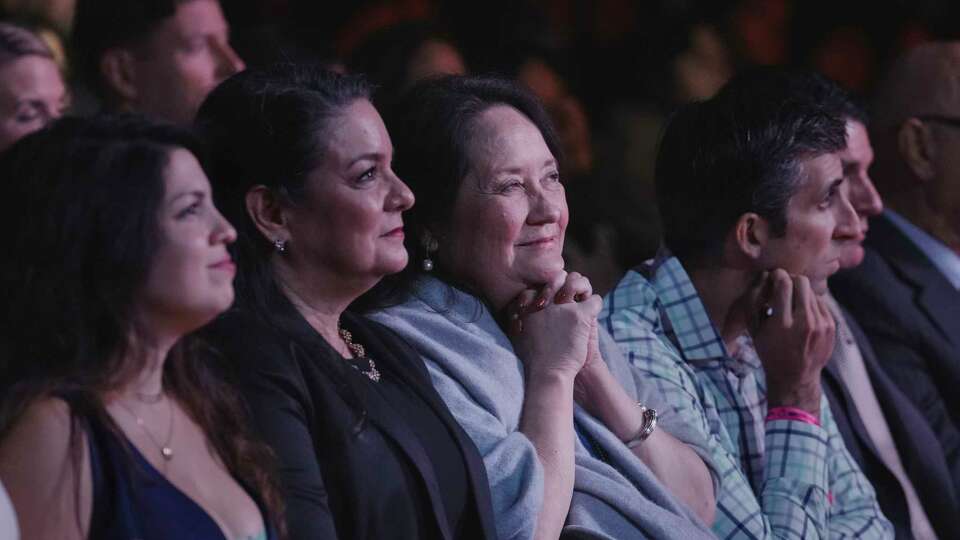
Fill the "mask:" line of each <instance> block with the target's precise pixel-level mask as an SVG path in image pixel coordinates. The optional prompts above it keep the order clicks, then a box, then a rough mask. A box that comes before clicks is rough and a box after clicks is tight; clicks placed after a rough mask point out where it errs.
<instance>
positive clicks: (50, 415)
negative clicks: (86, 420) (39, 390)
mask: <svg viewBox="0 0 960 540" xmlns="http://www.w3.org/2000/svg"><path fill="white" fill-rule="evenodd" d="M72 429H73V416H72V414H71V411H70V406H69V405H68V404H67V402H66V401H64V400H62V399H60V398H57V397H45V398H41V399H38V400H36V401H34V402H33V403H32V404H30V405H29V406H27V408H26V409H25V410H24V412H23V414H21V415H20V417H19V418H18V419H17V420H16V422H15V423H14V424H13V425H12V426H11V429H10V431H9V432H8V433H7V435H6V437H4V440H3V443H2V445H0V453H2V454H6V452H7V451H8V450H10V449H11V448H12V447H15V446H18V445H21V444H26V445H29V444H34V443H36V444H37V448H36V449H37V451H39V452H41V453H42V452H46V451H51V450H53V449H54V448H59V447H63V448H65V447H66V446H67V444H68V443H69V439H70V434H71V432H72Z"/></svg>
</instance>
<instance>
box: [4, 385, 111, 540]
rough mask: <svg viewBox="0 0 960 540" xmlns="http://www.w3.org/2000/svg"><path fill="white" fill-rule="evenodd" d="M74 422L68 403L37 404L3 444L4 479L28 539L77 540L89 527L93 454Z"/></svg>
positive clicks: (54, 400) (51, 399)
mask: <svg viewBox="0 0 960 540" xmlns="http://www.w3.org/2000/svg"><path fill="white" fill-rule="evenodd" d="M74 418H75V417H74V416H73V414H72V412H71V409H70V406H69V405H68V404H67V402H65V401H64V400H62V399H59V398H54V397H49V398H41V399H38V400H37V401H35V402H34V403H31V404H30V405H29V406H28V407H27V408H26V410H25V411H24V413H23V414H22V415H21V416H20V417H19V418H18V419H17V421H16V423H15V424H14V425H13V427H12V428H11V430H10V431H9V432H8V433H7V435H6V436H5V438H4V439H3V441H2V443H0V479H2V481H3V484H4V486H5V487H6V488H7V490H8V492H9V495H10V499H11V500H12V501H13V503H14V507H15V508H16V510H17V515H18V519H19V521H20V525H21V529H22V532H23V535H24V538H34V537H44V538H46V537H57V538H74V537H77V535H79V534H80V533H81V530H82V531H86V530H87V527H88V526H89V518H90V512H91V498H92V490H93V488H92V480H91V474H90V460H89V452H88V451H87V445H86V440H87V438H86V435H85V432H84V430H83V429H77V426H76V425H75V422H74ZM78 524H79V525H80V527H79V528H78V527H77V525H78Z"/></svg>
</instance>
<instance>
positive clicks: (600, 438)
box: [372, 277, 713, 539]
mask: <svg viewBox="0 0 960 540" xmlns="http://www.w3.org/2000/svg"><path fill="white" fill-rule="evenodd" d="M372 318H373V319H375V320H377V321H379V322H381V323H383V324H385V325H387V326H389V327H390V328H391V329H393V330H394V331H396V332H398V333H399V334H400V335H401V336H403V337H404V338H405V339H406V340H407V341H408V342H410V344H411V345H413V347H414V348H415V349H416V350H417V351H418V352H419V353H420V355H421V356H422V357H423V360H424V361H425V363H426V365H427V368H428V370H429V372H430V376H431V378H432V380H433V384H434V386H435V387H436V389H437V391H438V392H439V393H440V396H442V397H443V400H444V401H445V402H446V404H447V406H448V407H450V410H451V411H452V412H453V415H454V417H456V419H457V420H458V421H459V422H460V424H461V425H462V426H463V428H464V429H465V430H466V432H467V433H468V434H469V435H470V437H471V438H472V439H473V442H474V443H475V444H476V445H477V448H478V449H479V451H480V454H481V455H482V456H483V460H484V463H485V465H486V468H487V476H488V478H489V481H490V490H491V495H492V501H493V511H494V517H495V519H496V521H497V535H498V536H499V537H500V538H503V539H527V538H531V537H532V536H533V534H534V529H535V527H536V522H537V515H538V513H539V511H540V508H541V505H542V500H543V485H544V484H543V474H544V473H543V468H542V466H541V465H540V462H539V460H538V459H537V453H536V450H535V449H534V446H533V444H532V443H531V442H530V440H529V439H527V437H526V436H525V435H524V434H523V433H521V432H520V431H519V423H520V412H521V408H522V405H523V391H524V380H523V373H524V371H523V365H522V364H521V363H520V360H519V359H518V358H517V356H516V354H515V353H514V351H513V347H512V345H511V344H510V341H509V339H508V338H507V336H506V335H505V334H504V333H503V332H502V331H501V329H500V327H499V326H498V325H497V323H496V321H495V320H494V318H493V316H492V315H491V314H490V312H489V311H488V310H487V309H486V307H485V306H484V305H483V304H482V303H481V302H480V301H479V300H478V299H477V298H476V297H474V296H471V295H469V294H466V293H464V292H462V291H460V290H458V289H454V288H452V287H450V286H448V285H446V284H445V283H443V282H441V281H439V280H437V279H435V278H431V277H426V278H421V279H420V280H419V281H418V282H416V283H415V286H414V287H413V292H412V294H411V295H410V296H409V297H408V299H407V300H406V301H405V302H403V303H402V304H400V305H397V306H393V307H390V308H387V309H385V310H382V311H379V312H376V313H374V314H372ZM601 354H602V355H603V357H604V359H605V360H606V362H607V363H608V365H609V366H610V369H611V371H612V372H613V374H614V375H615V376H616V377H617V378H618V379H619V380H620V381H621V384H623V385H624V387H625V388H626V389H627V392H628V393H630V394H631V395H632V396H634V397H636V398H637V399H638V401H641V402H643V403H645V404H649V405H653V406H654V407H656V405H657V404H658V403H659V402H660V398H658V397H657V396H655V395H652V394H651V391H652V389H653V387H654V385H652V384H646V385H641V384H637V382H639V381H635V380H634V376H633V375H632V374H631V373H632V372H633V370H631V369H629V367H628V365H627V363H626V360H625V359H624V358H623V356H622V354H621V353H620V351H619V349H618V348H617V345H616V343H614V342H613V340H612V339H611V338H610V337H609V335H604V336H602V337H601ZM661 410H664V411H666V410H667V408H665V407H664V408H663V409H661ZM574 420H575V422H576V425H577V428H578V431H579V432H581V433H582V434H585V435H587V436H589V437H590V438H592V439H593V440H594V441H595V443H596V444H597V446H599V447H600V448H601V449H602V451H603V453H604V454H606V456H605V457H606V460H607V462H606V463H605V462H604V461H601V460H599V459H596V458H594V457H593V456H591V454H590V452H589V451H588V450H587V449H586V447H585V446H584V445H583V443H582V441H581V440H580V439H579V437H578V438H577V440H576V441H575V444H576V450H575V458H576V473H575V481H574V492H573V499H572V501H571V503H570V511H569V513H568V515H567V521H566V524H565V526H564V534H565V535H566V534H571V536H576V537H578V538H603V539H632V538H657V539H659V538H682V539H699V538H713V534H712V533H711V532H710V531H709V529H708V528H706V527H705V526H703V525H702V524H701V523H700V522H699V520H698V519H697V518H696V517H695V516H694V515H693V514H692V512H690V511H689V510H688V509H687V508H686V506H684V505H683V504H681V503H679V502H678V501H677V500H676V499H675V498H674V497H673V496H672V495H671V494H670V493H669V492H668V491H667V489H666V488H665V487H664V486H663V485H662V484H661V483H660V482H659V481H658V480H657V479H656V477H654V475H653V473H652V472H651V471H650V470H649V469H648V468H647V467H646V465H644V463H643V462H642V461H641V460H640V459H639V458H637V457H636V456H635V455H634V454H633V453H632V452H631V451H630V450H629V449H628V448H627V447H626V446H625V445H624V444H623V443H622V442H621V441H620V440H619V439H617V437H616V436H615V435H613V434H612V433H611V432H610V431H609V430H607V429H606V428H605V427H604V426H603V425H602V424H601V423H600V422H599V421H598V420H597V419H595V418H593V417H592V416H591V415H590V414H588V413H587V412H586V411H584V410H583V409H581V408H580V407H579V406H577V407H576V408H575V411H574ZM664 428H665V429H667V430H668V431H670V432H671V434H673V435H674V436H675V437H677V438H679V439H680V440H683V441H684V442H687V443H688V444H690V446H691V447H692V448H694V450H696V451H697V453H698V454H700V455H701V456H704V461H705V462H706V463H707V464H708V466H709V465H710V462H709V461H708V460H707V459H706V457H705V456H706V452H705V451H704V450H703V449H702V447H703V446H704V445H702V444H700V443H699V441H698V440H697V439H696V435H694V432H693V431H692V430H689V429H687V428H685V426H682V425H680V426H674V425H672V424H671V421H670V418H669V416H667V417H664V418H662V423H661V428H659V429H664ZM711 472H712V471H711Z"/></svg>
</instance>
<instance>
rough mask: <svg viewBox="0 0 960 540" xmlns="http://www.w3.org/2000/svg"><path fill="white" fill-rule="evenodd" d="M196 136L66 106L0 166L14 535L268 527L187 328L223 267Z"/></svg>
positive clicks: (268, 534)
mask: <svg viewBox="0 0 960 540" xmlns="http://www.w3.org/2000/svg"><path fill="white" fill-rule="evenodd" d="M195 148H196V145H195V142H194V140H193V139H191V138H190V137H189V136H187V135H186V134H184V133H182V132H180V131H178V130H176V129H174V128H172V127H162V126H157V125H154V124H150V123H146V122H145V121H143V120H139V119H133V118H102V119H93V120H79V119H67V120H61V121H60V122H58V123H57V124H55V125H53V126H51V127H50V128H48V129H46V130H43V131H40V132H38V133H35V134H33V135H30V136H28V137H27V138H25V139H23V140H21V141H20V142H18V143H17V144H16V145H14V147H12V148H11V150H10V151H9V152H8V153H7V154H6V155H5V156H4V160H3V162H2V164H0V171H2V172H0V177H2V178H3V182H4V192H5V196H4V197H3V199H2V201H0V223H2V225H3V226H4V227H6V229H5V230H6V231H7V234H8V236H7V239H6V242H5V246H4V250H3V257H4V258H3V259H2V261H0V292H2V296H3V298H4V302H3V305H2V307H0V346H2V350H0V358H2V362H3V364H2V370H3V380H4V383H5V390H4V393H3V405H2V409H0V478H2V480H3V482H4V484H5V485H6V487H7V488H8V490H9V492H10V496H11V499H12V500H13V504H14V507H15V508H16V512H17V517H18V520H19V522H20V527H21V530H22V534H23V537H24V538H97V539H101V538H104V539H121V538H124V539H128V538H142V539H167V538H180V539H197V540H200V539H203V540H207V539H211V540H220V539H229V540H234V539H264V538H274V537H275V534H274V533H273V532H272V530H273V529H274V527H273V526H272V525H271V522H272V521H274V520H276V519H277V518H279V517H280V513H279V503H278V502H277V501H278V496H277V494H276V491H275V490H274V489H273V488H272V487H271V484H270V480H269V475H268V472H267V471H266V469H265V468H264V467H265V465H264V464H265V463H267V460H268V457H269V451H268V450H266V448H265V447H263V446H261V445H258V444H257V443H255V442H253V440H252V439H251V438H250V437H248V436H247V435H246V432H245V429H244V426H243V415H242V414H241V413H242V409H241V407H240V404H239V400H238V399H236V397H235V395H234V394H233V393H232V392H231V391H230V390H229V388H227V387H226V386H225V385H224V383H223V382H221V379H220V378H219V377H218V376H217V374H216V372H215V370H214V369H213V367H212V366H211V365H210V363H209V360H206V359H204V358H202V357H201V356H200V355H198V354H197V350H196V348H197V345H196V342H195V340H194V338H192V337H191V336H190V335H189V334H190V332H192V331H193V330H196V329H197V328H199V327H200V326H202V325H204V324H205V323H207V322H208V321H209V320H211V319H212V318H214V317H215V316H216V315H217V314H219V313H220V312H222V311H223V310H225V309H227V307H229V306H230V304H231V302H232V301H233V285H232V281H233V277H234V272H235V270H234V265H233V263H232V260H231V258H230V255H229V254H228V252H227V245H228V244H230V243H231V242H233V240H234V239H235V237H236V232H235V231H234V229H233V227H232V226H231V225H230V223H228V222H227V221H226V220H225V219H224V218H223V216H222V215H220V213H219V212H218V211H217V209H216V207H215V206H214V204H213V199H212V195H211V193H210V186H209V183H208V181H207V178H206V176H205V174H204V172H203V169H202V168H201V166H200V163H199V162H198V158H197V153H196V152H195Z"/></svg>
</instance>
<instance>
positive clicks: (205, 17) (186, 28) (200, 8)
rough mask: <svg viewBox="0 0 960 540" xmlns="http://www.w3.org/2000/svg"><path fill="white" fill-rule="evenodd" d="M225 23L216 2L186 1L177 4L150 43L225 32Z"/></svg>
mask: <svg viewBox="0 0 960 540" xmlns="http://www.w3.org/2000/svg"><path fill="white" fill-rule="evenodd" d="M227 28H228V25H227V21H226V19H225V18H224V16H223V11H222V10H221V9H220V3H219V2H217V0H186V1H184V2H180V3H178V4H177V7H176V11H175V12H174V14H173V16H172V17H167V18H166V19H164V20H163V21H161V22H160V24H158V25H157V27H156V29H155V30H154V32H153V33H152V35H151V40H152V41H154V42H155V41H157V40H160V41H163V40H164V39H170V38H175V37H184V36H191V35H197V34H199V35H204V34H210V33H218V32H226V31H227Z"/></svg>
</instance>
